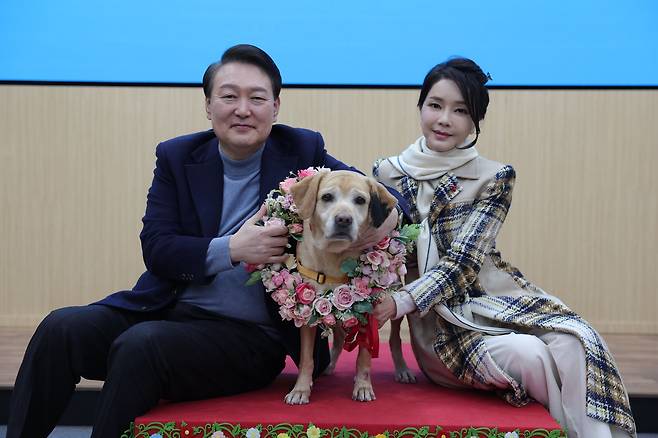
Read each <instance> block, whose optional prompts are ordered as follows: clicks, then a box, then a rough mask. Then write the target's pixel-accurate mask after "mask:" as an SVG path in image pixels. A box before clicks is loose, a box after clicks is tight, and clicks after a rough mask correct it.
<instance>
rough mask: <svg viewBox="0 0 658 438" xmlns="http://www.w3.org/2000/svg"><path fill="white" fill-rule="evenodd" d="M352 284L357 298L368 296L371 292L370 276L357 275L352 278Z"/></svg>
mask: <svg viewBox="0 0 658 438" xmlns="http://www.w3.org/2000/svg"><path fill="white" fill-rule="evenodd" d="M352 284H354V294H355V295H357V296H358V297H359V298H362V299H365V298H368V297H369V296H370V294H371V293H372V289H370V278H368V277H357V278H355V279H354V280H352Z"/></svg>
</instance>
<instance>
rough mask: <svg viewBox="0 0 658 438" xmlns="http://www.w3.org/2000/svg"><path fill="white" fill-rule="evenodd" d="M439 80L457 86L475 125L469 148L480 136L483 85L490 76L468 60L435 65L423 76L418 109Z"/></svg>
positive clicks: (484, 96)
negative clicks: (446, 80)
mask: <svg viewBox="0 0 658 438" xmlns="http://www.w3.org/2000/svg"><path fill="white" fill-rule="evenodd" d="M441 79H450V80H451V81H453V82H454V83H455V84H457V87H458V88H459V91H460V92H461V94H462V97H463V98H464V103H465V104H466V108H468V112H469V114H470V115H471V120H473V124H474V125H475V140H473V142H471V143H470V144H469V145H468V146H466V148H469V147H471V146H473V145H475V143H476V142H477V138H478V136H479V135H480V120H483V119H484V116H485V114H486V113H487V106H489V90H487V87H485V84H486V83H487V82H488V81H489V79H491V76H489V75H488V74H485V73H484V72H483V71H482V69H481V68H480V66H478V65H477V64H476V63H475V62H473V61H472V60H470V59H468V58H452V59H449V60H447V61H445V62H442V63H441V64H437V65H435V66H434V67H432V69H431V70H430V71H429V72H428V73H427V75H426V76H425V80H424V81H423V87H422V88H421V89H420V96H419V97H418V109H421V108H422V107H423V104H424V103H425V99H426V98H427V94H428V93H429V92H430V90H431V89H432V87H433V86H434V84H436V83H437V82H439V81H440V80H441ZM466 148H462V149H466Z"/></svg>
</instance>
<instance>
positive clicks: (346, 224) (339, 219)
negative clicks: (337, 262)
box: [330, 214, 354, 241]
mask: <svg viewBox="0 0 658 438" xmlns="http://www.w3.org/2000/svg"><path fill="white" fill-rule="evenodd" d="M352 223H353V220H352V216H350V215H346V214H337V215H336V216H335V217H334V227H333V233H332V234H331V236H330V238H331V239H339V240H350V241H352V240H354V237H353V236H352Z"/></svg>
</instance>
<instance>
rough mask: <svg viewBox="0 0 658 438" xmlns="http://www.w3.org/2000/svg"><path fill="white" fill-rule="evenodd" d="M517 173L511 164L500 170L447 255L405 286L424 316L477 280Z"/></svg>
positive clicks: (502, 215)
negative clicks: (435, 306)
mask: <svg viewBox="0 0 658 438" xmlns="http://www.w3.org/2000/svg"><path fill="white" fill-rule="evenodd" d="M515 176H516V175H515V172H514V169H513V168H512V167H511V166H505V167H503V168H502V169H501V170H499V171H498V173H497V174H496V176H495V177H494V179H493V180H492V181H491V182H490V183H489V184H487V186H486V187H485V189H484V190H483V191H482V194H481V195H480V196H479V198H478V200H477V201H476V202H475V205H474V208H473V210H472V211H471V213H470V214H469V216H468V218H467V219H466V220H465V221H464V222H463V223H462V225H461V227H460V229H459V232H458V233H457V236H456V237H455V239H454V240H453V242H452V244H451V246H450V249H449V250H448V252H447V253H446V255H445V256H443V257H442V258H441V260H440V261H439V263H438V264H437V265H436V266H435V267H433V268H432V269H431V270H429V271H427V272H426V273H425V274H423V275H422V276H421V277H420V278H419V279H418V280H416V281H414V282H413V283H411V284H409V285H408V286H406V287H405V290H407V291H408V292H409V293H410V294H411V296H412V297H413V299H414V302H415V303H416V307H417V308H418V310H419V311H420V313H421V315H424V314H426V313H427V312H428V311H429V310H430V309H431V308H432V307H433V306H434V305H436V304H439V303H444V302H446V301H447V300H449V299H451V298H453V297H456V296H459V295H463V294H464V292H465V290H466V289H467V288H468V286H470V285H471V284H472V283H473V282H474V281H475V279H476V278H477V275H478V273H479V272H480V267H481V266H482V263H483V261H484V257H485V255H486V254H487V252H488V251H489V249H490V248H491V247H492V245H493V244H494V242H495V240H496V236H497V235H498V231H499V230H500V227H501V226H502V224H503V222H504V221H505V216H506V215H507V211H508V210H509V206H510V203H511V201H512V189H513V187H514V180H515Z"/></svg>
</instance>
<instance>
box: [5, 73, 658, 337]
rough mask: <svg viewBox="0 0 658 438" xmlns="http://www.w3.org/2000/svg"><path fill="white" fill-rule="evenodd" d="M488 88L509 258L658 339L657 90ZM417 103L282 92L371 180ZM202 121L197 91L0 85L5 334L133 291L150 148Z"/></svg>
mask: <svg viewBox="0 0 658 438" xmlns="http://www.w3.org/2000/svg"><path fill="white" fill-rule="evenodd" d="M491 94H492V96H491V100H492V102H491V105H490V108H489V114H488V116H487V120H486V121H485V123H484V124H483V134H482V136H481V139H480V142H479V147H478V148H479V150H480V152H481V153H482V154H483V155H486V156H488V157H490V158H493V159H497V160H500V161H504V162H507V163H510V164H512V165H513V166H514V167H515V169H516V171H517V185H516V189H515V194H514V201H513V203H512V210H511V212H510V214H509V216H508V220H507V222H506V224H505V226H504V227H503V231H502V233H501V236H500V238H499V243H498V245H499V247H500V248H501V250H502V251H503V254H504V256H505V257H506V258H507V259H508V260H510V261H511V262H512V263H513V264H515V265H517V266H518V267H519V268H520V269H521V270H522V271H523V272H524V273H525V274H526V276H527V277H528V278H530V279H531V280H533V281H534V282H535V283H537V284H538V285H540V286H541V287H543V288H544V289H546V290H547V291H549V292H552V293H554V294H556V295H558V296H560V297H561V298H562V299H563V300H564V301H565V302H566V303H568V304H569V305H570V306H571V307H572V308H574V310H576V311H578V312H580V313H581V314H582V315H583V316H585V317H586V318H587V319H589V320H590V321H592V323H593V324H594V325H595V326H596V327H597V328H599V329H600V330H602V331H608V332H610V331H612V332H619V333H632V332H636V333H653V334H656V333H658V323H656V318H655V314H656V312H658V294H657V293H656V292H657V290H656V285H655V282H654V281H653V278H654V277H655V266H656V254H657V253H658V196H656V194H655V192H656V190H657V189H658V176H656V172H655V171H654V170H653V168H652V167H653V166H652V164H654V163H655V162H656V161H657V160H656V159H657V158H658V152H656V147H655V146H656V140H655V139H656V138H658V124H657V123H656V120H658V91H656V90H622V91H619V90H573V91H554V90H551V91H527V90H525V91H511V90H500V91H499V90H496V91H493V92H492V93H491ZM416 98H417V91H415V90H361V89H354V90H314V89H308V90H301V89H288V90H284V91H283V94H282V110H281V114H280V118H279V121H280V122H282V123H288V124H291V125H294V126H304V127H309V128H312V129H315V130H318V131H320V132H322V133H323V135H324V137H325V141H326V144H327V148H328V150H329V151H330V153H331V154H332V155H334V156H336V157H339V158H340V159H342V160H343V161H346V162H348V163H350V164H354V165H356V166H358V167H360V168H362V169H364V170H366V171H369V170H370V166H371V163H372V160H373V159H374V158H375V157H380V156H387V155H391V154H394V153H395V152H396V151H399V150H401V149H402V148H403V147H405V146H406V145H408V144H409V143H411V142H412V141H413V140H415V138H416V137H417V136H418V133H419V130H418V117H417V110H416V109H415V101H416ZM208 127H209V124H208V121H207V120H206V118H205V113H204V111H203V97H202V92H201V91H200V89H195V88H134V87H81V86H80V87H65V86H56V87H46V86H6V85H3V86H0V171H1V174H0V208H1V213H0V239H1V242H2V245H0V326H2V325H4V326H8V325H33V324H35V323H36V322H38V320H40V319H41V318H42V317H43V316H44V315H45V314H46V313H47V312H48V311H49V310H50V309H53V308H56V307H61V306H65V305H74V304H84V303H88V302H91V301H93V300H96V299H98V298H101V297H103V296H104V295H106V294H107V293H109V292H111V291H114V290H118V289H122V288H128V287H130V286H131V285H132V283H133V282H134V280H135V279H136V278H137V276H138V275H139V273H140V272H141V271H142V269H143V263H142V261H141V254H140V249H139V240H138V233H139V230H140V228H141V223H140V219H141V216H142V214H143V212H144V200H145V194H146V190H147V188H148V185H149V183H150V179H151V172H152V169H153V164H154V155H153V152H154V147H155V145H156V144H157V142H158V141H161V140H164V139H167V138H171V137H173V136H176V135H179V134H184V133H188V132H192V131H197V130H202V129H207V128H208Z"/></svg>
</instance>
